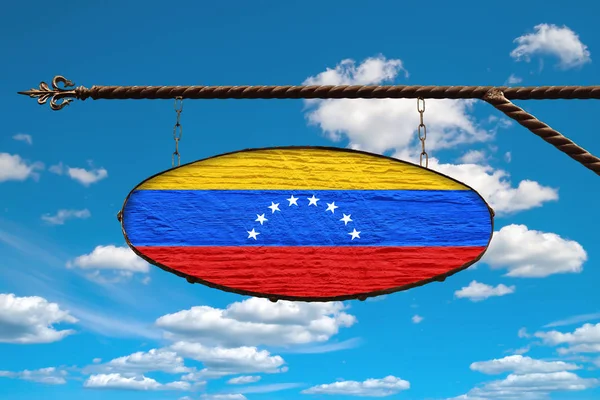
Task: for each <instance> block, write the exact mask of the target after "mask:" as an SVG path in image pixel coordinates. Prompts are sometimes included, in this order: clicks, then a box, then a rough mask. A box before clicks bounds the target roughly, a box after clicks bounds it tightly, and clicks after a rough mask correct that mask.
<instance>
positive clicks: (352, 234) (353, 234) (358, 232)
mask: <svg viewBox="0 0 600 400" xmlns="http://www.w3.org/2000/svg"><path fill="white" fill-rule="evenodd" d="M348 235H351V236H352V239H351V240H354V239H356V238H358V239H360V231H357V230H356V228H354V230H353V231H352V232H349V233H348Z"/></svg>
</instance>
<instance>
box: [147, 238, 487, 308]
mask: <svg viewBox="0 0 600 400" xmlns="http://www.w3.org/2000/svg"><path fill="white" fill-rule="evenodd" d="M136 249H137V250H138V251H139V252H140V253H142V255H144V256H146V257H147V258H150V259H152V260H155V261H156V262H157V263H159V264H161V266H164V267H167V268H170V269H173V270H175V271H178V272H180V273H183V274H185V275H187V276H192V277H195V278H199V279H201V280H203V281H205V282H206V283H207V284H208V285H211V286H220V287H225V288H226V289H232V290H233V291H242V292H250V293H255V294H263V295H270V294H271V295H279V296H288V297H296V298H332V297H343V296H352V295H356V294H361V293H372V292H378V291H385V290H389V289H399V288H400V287H403V286H407V285H409V286H415V285H416V284H418V283H419V282H422V281H427V280H430V279H432V278H434V277H436V276H440V275H444V274H448V273H451V272H453V270H457V269H459V268H461V267H462V266H464V265H465V264H467V263H469V262H472V261H473V260H476V259H477V258H478V257H480V256H481V254H482V253H483V251H484V250H485V247H354V246H352V247H350V246H345V247H270V246H269V247H250V246H248V247H148V246H144V247H137V248H136ZM454 272H456V271H454Z"/></svg>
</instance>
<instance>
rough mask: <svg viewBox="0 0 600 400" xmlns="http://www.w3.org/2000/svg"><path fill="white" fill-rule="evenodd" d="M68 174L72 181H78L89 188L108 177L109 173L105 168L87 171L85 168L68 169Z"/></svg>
mask: <svg viewBox="0 0 600 400" xmlns="http://www.w3.org/2000/svg"><path fill="white" fill-rule="evenodd" d="M67 174H68V175H69V176H70V177H71V179H74V180H76V181H77V182H79V183H81V184H82V185H84V186H89V185H91V184H92V183H96V182H98V181H100V180H102V179H104V178H106V177H107V176H108V171H107V170H105V169H104V168H97V169H91V170H87V169H85V168H68V169H67Z"/></svg>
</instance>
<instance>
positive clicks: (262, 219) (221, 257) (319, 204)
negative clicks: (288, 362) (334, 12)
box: [122, 147, 493, 301]
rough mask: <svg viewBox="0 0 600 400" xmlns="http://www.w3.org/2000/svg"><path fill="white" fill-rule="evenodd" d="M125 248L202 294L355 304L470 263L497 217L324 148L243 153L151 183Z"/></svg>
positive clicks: (438, 188)
mask: <svg viewBox="0 0 600 400" xmlns="http://www.w3.org/2000/svg"><path fill="white" fill-rule="evenodd" d="M122 225H123V232H124V234H125V237H126V239H127V241H128V243H129V245H130V246H131V248H132V249H133V250H134V251H135V252H136V253H137V254H138V255H140V256H141V257H143V258H145V259H146V260H148V261H149V262H151V263H153V264H155V265H158V266H159V267H161V268H163V269H166V270H169V271H171V272H174V273H176V274H178V275H181V276H184V277H186V278H188V279H189V280H192V281H197V282H200V283H203V284H206V285H208V286H212V287H217V288H220V289H223V290H227V291H233V292H238V293H242V294H251V295H256V296H266V297H270V298H281V299H295V300H306V301H325V300H333V299H347V298H356V297H359V298H362V297H365V296H374V295H378V294H383V293H389V292H393V291H398V290H403V289H407V288H410V287H414V286H418V285H421V284H424V283H427V282H430V281H432V280H440V279H443V278H444V277H446V276H448V275H451V274H453V273H455V272H458V271H460V270H461V269H464V268H466V267H467V266H468V265H470V264H472V263H473V262H475V261H476V260H478V259H479V258H480V257H481V256H482V255H483V253H484V252H485V250H486V248H487V246H488V244H489V241H490V239H491V236H492V231H493V214H492V212H491V210H490V209H489V207H488V205H487V204H486V203H485V201H484V200H483V199H482V198H481V196H479V194H478V193H476V192H475V191H473V190H472V189H471V188H469V187H467V186H465V185H464V184H462V183H460V182H457V181H455V180H453V179H451V178H449V177H446V176H444V175H441V174H439V173H436V172H434V171H431V170H428V169H425V168H421V167H419V166H416V165H413V164H410V163H406V162H402V161H399V160H396V159H392V158H388V157H383V156H379V155H374V154H370V153H364V152H359V151H352V150H346V149H335V148H322V147H285V148H270V149H251V150H244V151H240V152H236V153H230V154H225V155H221V156H216V157H212V158H209V159H205V160H200V161H197V162H193V163H190V164H187V165H183V166H181V167H178V168H174V169H171V170H168V171H166V172H164V173H161V174H158V175H156V176H154V177H152V178H149V179H147V180H146V181H144V182H142V183H141V184H140V185H138V186H137V187H136V188H135V189H134V190H133V191H132V192H131V193H130V194H129V196H128V198H127V200H126V201H125V204H124V206H123V210H122Z"/></svg>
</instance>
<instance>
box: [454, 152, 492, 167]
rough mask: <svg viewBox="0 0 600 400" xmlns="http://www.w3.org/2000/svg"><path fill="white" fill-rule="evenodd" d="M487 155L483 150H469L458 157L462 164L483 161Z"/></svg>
mask: <svg viewBox="0 0 600 400" xmlns="http://www.w3.org/2000/svg"><path fill="white" fill-rule="evenodd" d="M486 159H487V156H486V154H485V151H483V150H469V151H467V152H466V153H465V154H463V156H462V157H461V158H460V159H459V161H460V162H461V163H464V164H477V163H485V161H486Z"/></svg>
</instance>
